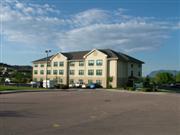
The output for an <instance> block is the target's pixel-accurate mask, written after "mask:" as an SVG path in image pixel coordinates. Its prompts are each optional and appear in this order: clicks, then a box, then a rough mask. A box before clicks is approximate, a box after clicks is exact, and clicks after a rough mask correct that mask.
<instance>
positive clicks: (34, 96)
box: [0, 90, 180, 135]
mask: <svg viewBox="0 0 180 135" xmlns="http://www.w3.org/2000/svg"><path fill="white" fill-rule="evenodd" d="M0 134H1V135H180V94H157V93H156V94H152V93H151V94H143V93H128V92H112V91H103V90H100V91H93V90H86V91H72V92H62V91H59V92H29V93H16V94H2V95H0Z"/></svg>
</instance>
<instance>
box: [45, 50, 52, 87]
mask: <svg viewBox="0 0 180 135" xmlns="http://www.w3.org/2000/svg"><path fill="white" fill-rule="evenodd" d="M50 52H51V50H45V53H46V88H47V70H48V56H49V53H50Z"/></svg>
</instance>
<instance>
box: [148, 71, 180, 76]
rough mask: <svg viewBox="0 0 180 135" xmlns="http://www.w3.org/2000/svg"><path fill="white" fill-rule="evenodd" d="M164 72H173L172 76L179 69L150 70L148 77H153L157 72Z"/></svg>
mask: <svg viewBox="0 0 180 135" xmlns="http://www.w3.org/2000/svg"><path fill="white" fill-rule="evenodd" d="M164 72H166V73H170V74H173V76H175V75H176V74H177V73H178V72H180V71H177V70H156V71H152V72H151V73H150V74H149V75H148V76H149V77H155V76H156V74H158V73H164Z"/></svg>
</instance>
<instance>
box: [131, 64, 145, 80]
mask: <svg viewBox="0 0 180 135" xmlns="http://www.w3.org/2000/svg"><path fill="white" fill-rule="evenodd" d="M131 64H133V68H132V67H131ZM140 65H141V64H140ZM131 71H133V76H134V77H137V78H139V77H141V76H139V72H140V73H141V75H142V65H141V67H139V64H138V63H134V62H128V76H131Z"/></svg>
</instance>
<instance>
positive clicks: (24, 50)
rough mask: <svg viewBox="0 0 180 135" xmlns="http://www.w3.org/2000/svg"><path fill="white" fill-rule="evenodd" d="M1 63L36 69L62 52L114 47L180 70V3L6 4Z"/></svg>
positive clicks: (21, 0)
mask: <svg viewBox="0 0 180 135" xmlns="http://www.w3.org/2000/svg"><path fill="white" fill-rule="evenodd" d="M0 15H1V32H0V36H1V51H0V53H1V54H0V58H1V62H4V63H8V64H16V65H30V64H31V61H33V60H35V59H39V58H41V57H44V56H45V53H44V50H45V49H51V50H52V54H54V53H57V52H60V51H76V50H89V49H93V48H110V49H114V50H116V51H121V52H124V53H127V54H129V55H131V56H134V57H136V58H138V59H140V60H142V61H144V62H145V64H144V66H143V74H144V75H147V74H148V73H150V72H151V71H153V70H159V69H171V70H179V69H180V1H178V0H112V1H107V0H1V8H0Z"/></svg>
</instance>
